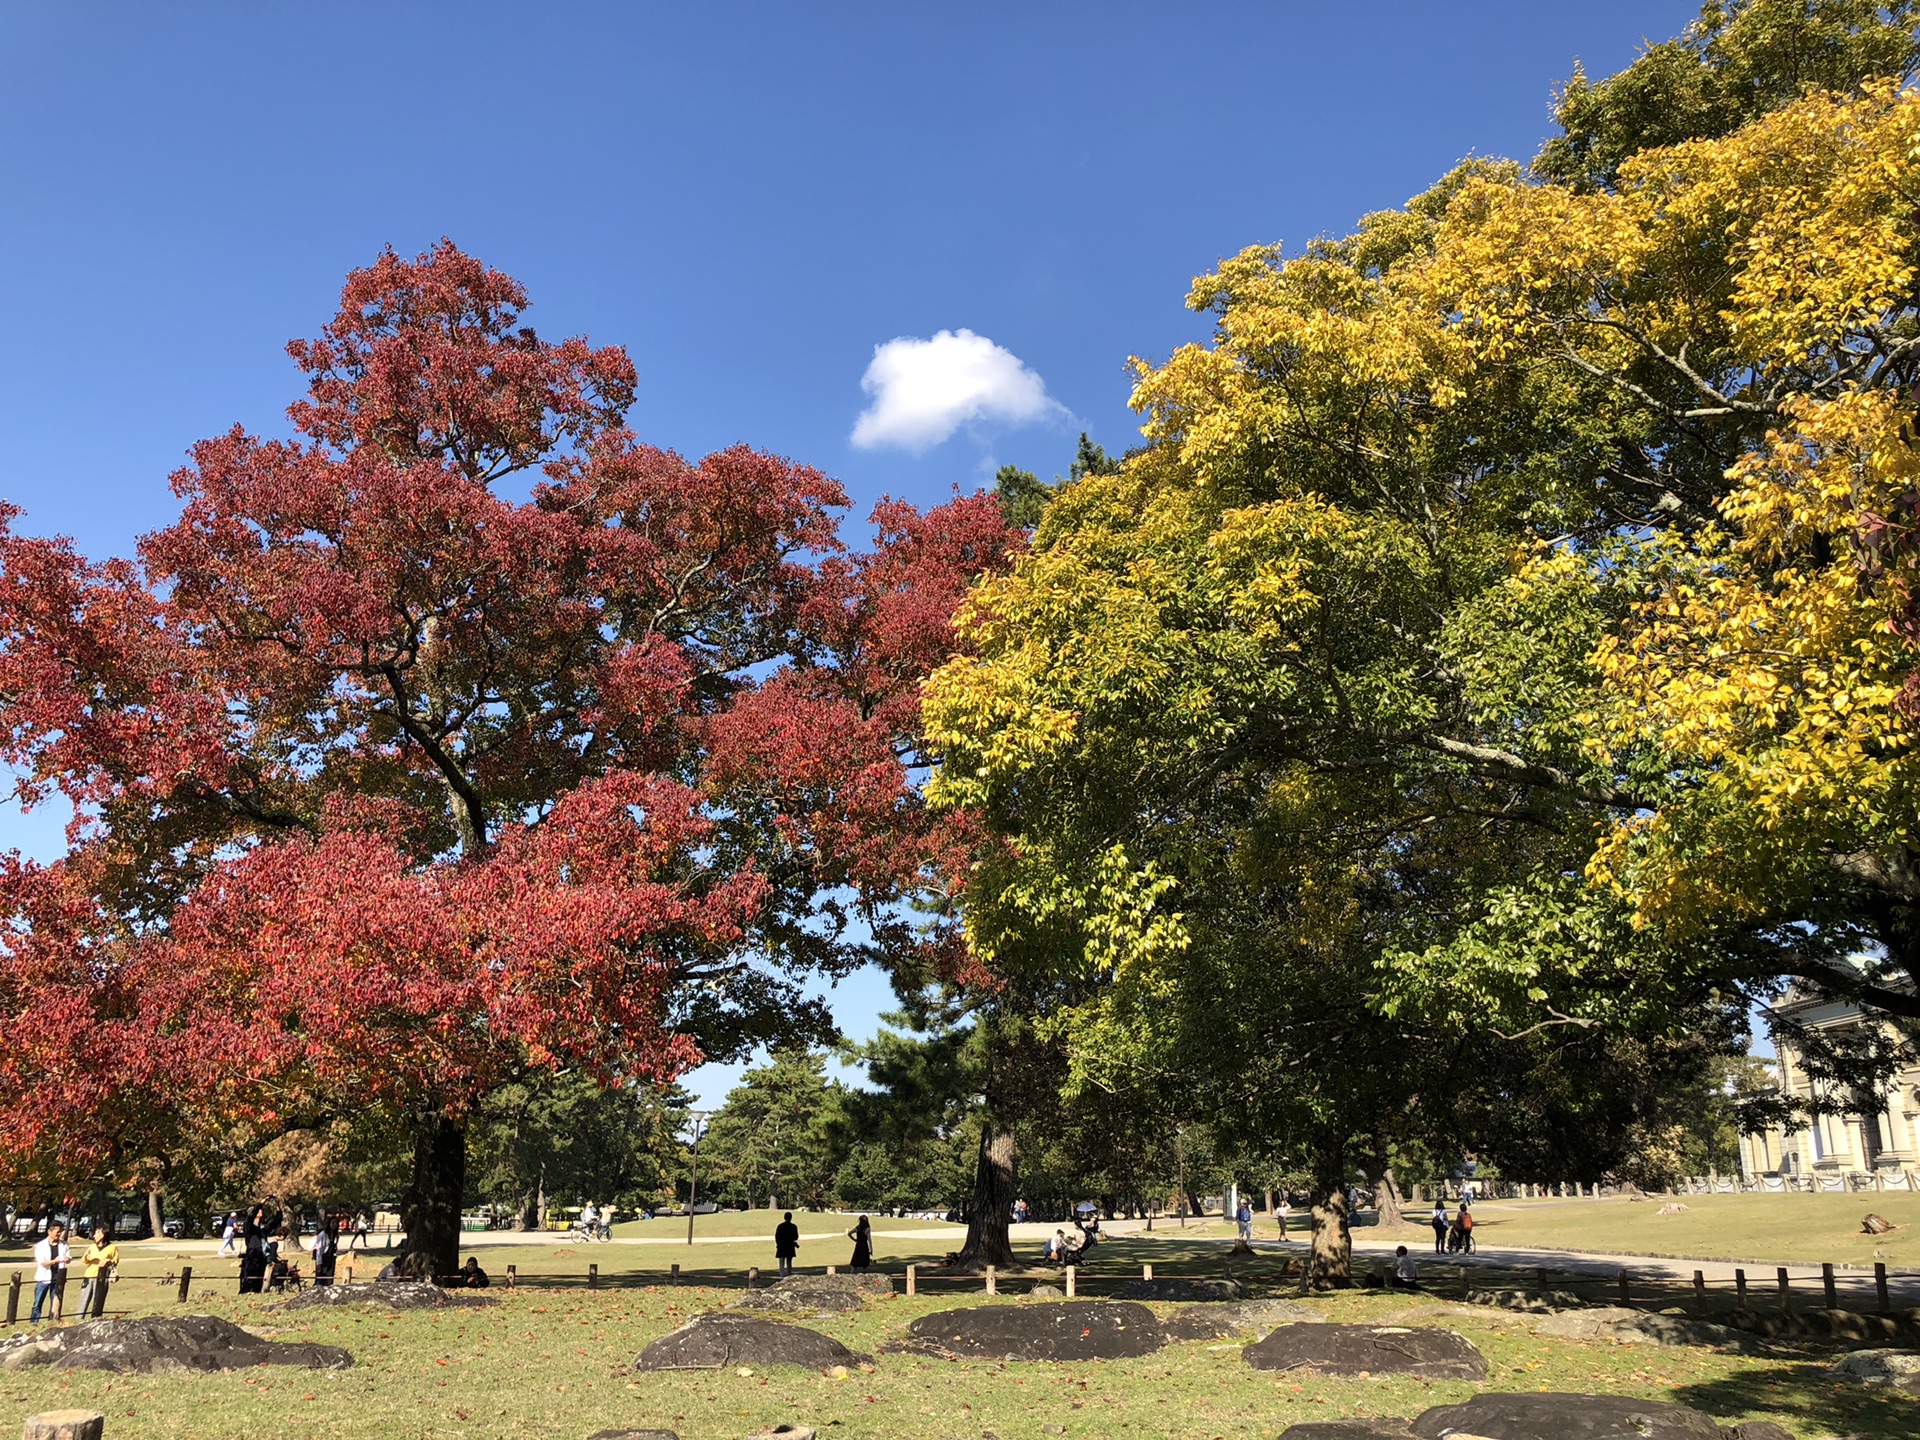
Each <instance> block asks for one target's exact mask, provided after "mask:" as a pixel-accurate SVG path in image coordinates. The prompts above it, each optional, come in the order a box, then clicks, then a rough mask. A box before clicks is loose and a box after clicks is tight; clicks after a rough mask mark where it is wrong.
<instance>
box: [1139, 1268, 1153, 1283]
mask: <svg viewBox="0 0 1920 1440" xmlns="http://www.w3.org/2000/svg"><path fill="white" fill-rule="evenodd" d="M1140 1278H1141V1279H1142V1280H1151V1279H1153V1266H1151V1265H1142V1266H1141V1267H1140Z"/></svg>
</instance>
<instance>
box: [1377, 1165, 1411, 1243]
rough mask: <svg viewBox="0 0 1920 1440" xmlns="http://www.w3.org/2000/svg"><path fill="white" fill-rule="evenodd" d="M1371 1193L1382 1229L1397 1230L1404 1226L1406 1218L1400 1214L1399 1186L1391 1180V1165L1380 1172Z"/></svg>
mask: <svg viewBox="0 0 1920 1440" xmlns="http://www.w3.org/2000/svg"><path fill="white" fill-rule="evenodd" d="M1373 1193H1374V1202H1373V1203H1374V1204H1375V1205H1377V1206H1379V1208H1380V1226H1381V1228H1382V1229H1387V1230H1398V1229H1399V1228H1400V1227H1401V1226H1402V1225H1404V1224H1406V1217H1405V1216H1403V1215H1402V1214H1401V1213H1400V1186H1399V1183H1398V1182H1397V1181H1395V1180H1394V1178H1393V1167H1392V1166H1391V1165H1388V1166H1386V1167H1385V1168H1384V1169H1382V1170H1381V1172H1380V1179H1379V1180H1378V1181H1377V1182H1376V1183H1375V1184H1374V1187H1373Z"/></svg>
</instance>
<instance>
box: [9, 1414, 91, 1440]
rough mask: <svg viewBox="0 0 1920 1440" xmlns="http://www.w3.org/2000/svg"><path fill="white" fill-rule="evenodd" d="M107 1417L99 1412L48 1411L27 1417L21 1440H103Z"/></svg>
mask: <svg viewBox="0 0 1920 1440" xmlns="http://www.w3.org/2000/svg"><path fill="white" fill-rule="evenodd" d="M106 1431H107V1417H106V1416H105V1415H103V1414H101V1413H100V1412H99V1411H98V1410H48V1411H45V1412H44V1413H42V1414H39V1415H29V1416H27V1423H26V1427H25V1428H24V1429H23V1430H22V1431H21V1432H20V1440H101V1437H102V1436H104V1435H105V1434H106Z"/></svg>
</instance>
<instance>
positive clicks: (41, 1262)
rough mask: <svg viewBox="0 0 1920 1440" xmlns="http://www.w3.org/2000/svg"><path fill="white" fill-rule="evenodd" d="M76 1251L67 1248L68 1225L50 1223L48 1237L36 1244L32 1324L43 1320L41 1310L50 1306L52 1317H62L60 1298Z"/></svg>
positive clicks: (55, 1318) (48, 1316)
mask: <svg viewBox="0 0 1920 1440" xmlns="http://www.w3.org/2000/svg"><path fill="white" fill-rule="evenodd" d="M72 1263H73V1252H72V1251H71V1250H69V1249H68V1248H67V1227H66V1226H64V1225H61V1224H58V1223H55V1224H52V1225H49V1226H48V1227H47V1234H46V1238H45V1239H43V1240H41V1241H40V1243H39V1244H37V1245H35V1246H34V1247H33V1315H32V1317H31V1318H30V1319H29V1320H28V1322H27V1323H28V1324H30V1325H38V1324H39V1323H40V1311H41V1310H42V1308H45V1309H46V1310H47V1318H48V1319H49V1320H58V1319H59V1318H60V1300H61V1295H62V1292H63V1291H64V1290H65V1289H66V1284H67V1266H69V1265H71V1264H72Z"/></svg>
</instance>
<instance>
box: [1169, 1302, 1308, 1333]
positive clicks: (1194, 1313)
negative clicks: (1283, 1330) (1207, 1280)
mask: <svg viewBox="0 0 1920 1440" xmlns="http://www.w3.org/2000/svg"><path fill="white" fill-rule="evenodd" d="M1326 1320H1327V1317H1326V1316H1324V1315H1322V1314H1321V1313H1320V1312H1319V1311H1318V1310H1315V1309H1314V1308H1313V1307H1312V1306H1311V1305H1302V1304H1300V1303H1299V1302H1298V1301H1294V1300H1229V1301H1226V1302H1224V1303H1220V1302H1216V1303H1214V1304H1202V1305H1189V1306H1187V1308H1186V1309H1184V1310H1177V1311H1175V1312H1174V1314H1173V1316H1172V1317H1171V1318H1170V1319H1168V1320H1167V1321H1166V1322H1165V1325H1166V1331H1167V1334H1168V1336H1169V1337H1170V1338H1172V1339H1175V1340H1225V1339H1228V1338H1230V1337H1231V1336H1235V1335H1245V1334H1249V1333H1250V1332H1252V1331H1255V1330H1270V1329H1272V1328H1273V1327H1274V1326H1275V1325H1289V1324H1298V1325H1324V1324H1325V1323H1326Z"/></svg>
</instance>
